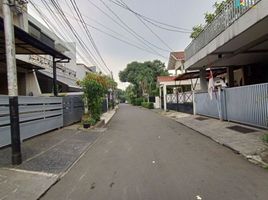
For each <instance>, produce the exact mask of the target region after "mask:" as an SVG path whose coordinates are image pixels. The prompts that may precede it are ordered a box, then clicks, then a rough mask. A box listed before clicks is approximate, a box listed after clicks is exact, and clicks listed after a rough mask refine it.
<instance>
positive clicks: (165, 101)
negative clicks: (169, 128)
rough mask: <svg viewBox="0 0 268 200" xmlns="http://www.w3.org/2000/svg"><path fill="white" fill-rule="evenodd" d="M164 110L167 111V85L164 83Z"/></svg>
mask: <svg viewBox="0 0 268 200" xmlns="http://www.w3.org/2000/svg"><path fill="white" fill-rule="evenodd" d="M163 87H164V94H163V95H164V110H165V111H167V86H166V85H164V86H163Z"/></svg>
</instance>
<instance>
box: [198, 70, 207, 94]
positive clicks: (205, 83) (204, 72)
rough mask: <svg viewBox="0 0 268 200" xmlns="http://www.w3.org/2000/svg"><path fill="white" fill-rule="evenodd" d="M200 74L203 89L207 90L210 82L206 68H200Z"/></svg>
mask: <svg viewBox="0 0 268 200" xmlns="http://www.w3.org/2000/svg"><path fill="white" fill-rule="evenodd" d="M199 76H200V87H201V91H203V92H205V91H207V90H208V83H207V79H206V69H200V71H199Z"/></svg>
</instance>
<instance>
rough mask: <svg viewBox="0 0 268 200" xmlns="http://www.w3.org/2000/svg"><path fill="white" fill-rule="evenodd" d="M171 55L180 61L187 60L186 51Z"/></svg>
mask: <svg viewBox="0 0 268 200" xmlns="http://www.w3.org/2000/svg"><path fill="white" fill-rule="evenodd" d="M170 54H171V55H173V56H174V57H175V58H176V59H178V60H184V59H185V54H184V51H178V52H171V53H170Z"/></svg>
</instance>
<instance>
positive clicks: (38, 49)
mask: <svg viewBox="0 0 268 200" xmlns="http://www.w3.org/2000/svg"><path fill="white" fill-rule="evenodd" d="M14 33H15V46H16V54H41V55H51V56H53V57H55V58H56V59H60V60H70V58H68V57H67V56H65V55H64V54H62V53H61V52H59V51H57V50H56V49H54V48H52V47H50V46H48V45H47V44H45V43H43V42H42V41H40V40H38V39H36V38H35V37H33V36H31V35H30V34H28V33H27V32H25V31H24V30H22V29H20V28H18V27H17V26H14ZM0 54H5V34H4V21H3V18H0Z"/></svg>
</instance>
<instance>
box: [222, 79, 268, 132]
mask: <svg viewBox="0 0 268 200" xmlns="http://www.w3.org/2000/svg"><path fill="white" fill-rule="evenodd" d="M225 92H226V104H227V107H226V108H227V109H226V112H227V117H228V120H230V121H235V122H240V123H245V124H250V125H254V126H260V127H265V128H267V127H268V83H266V84H258V85H251V86H244V87H239V88H229V89H226V90H225Z"/></svg>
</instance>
